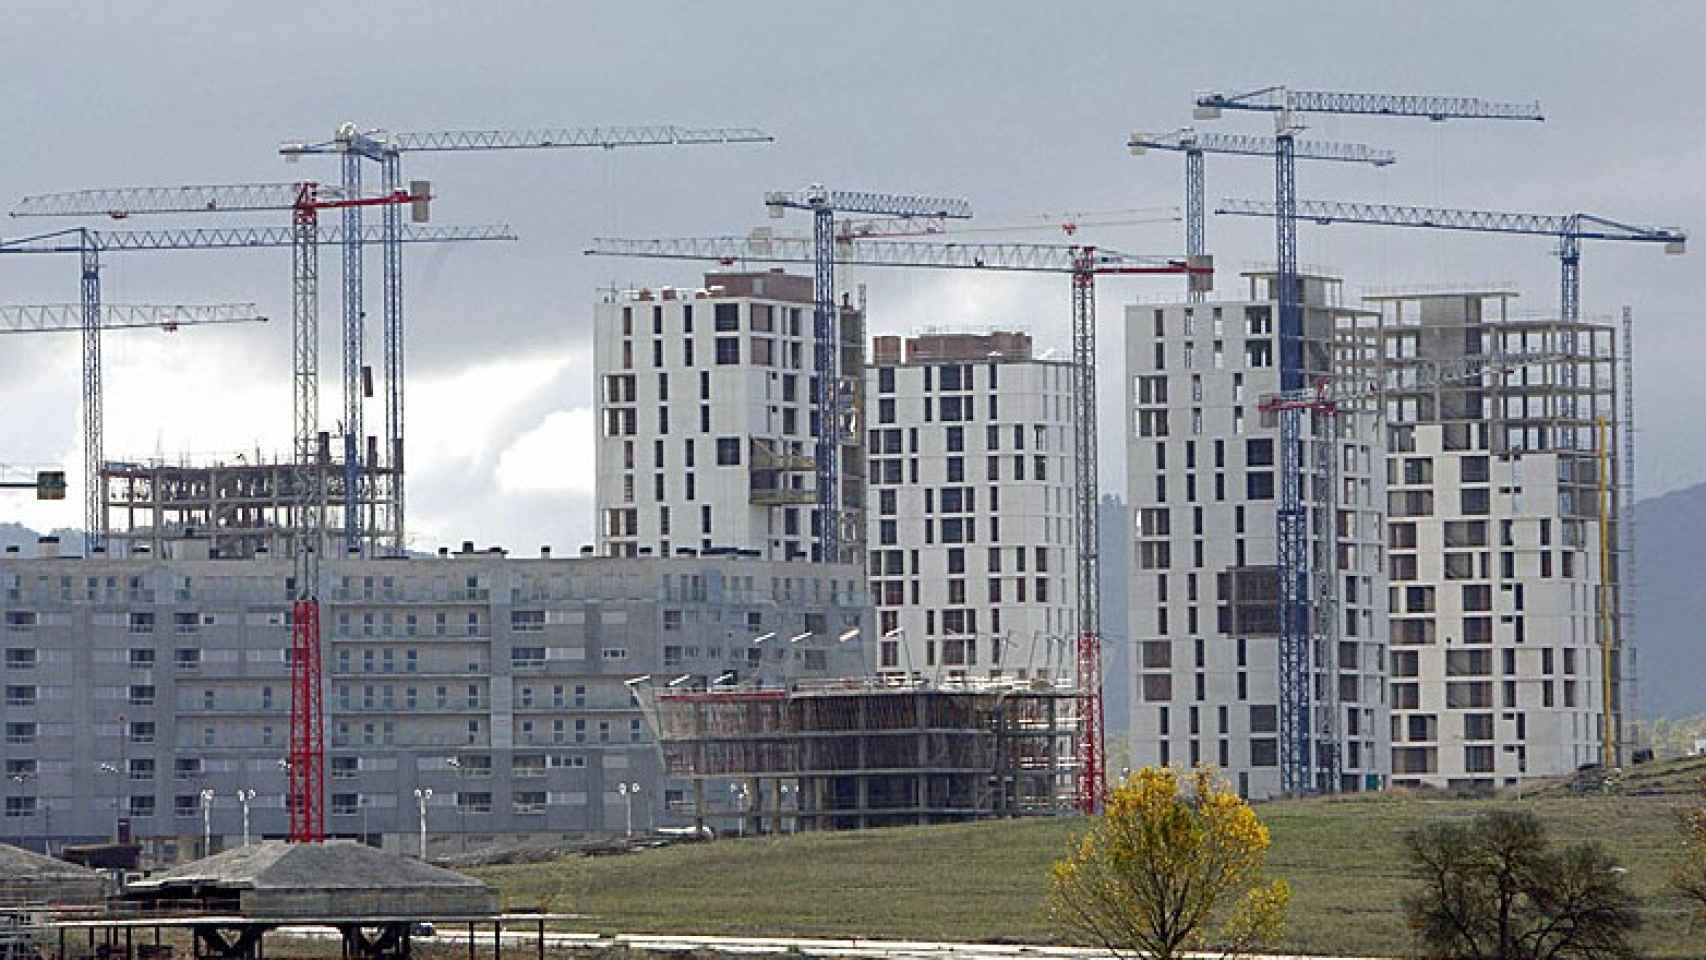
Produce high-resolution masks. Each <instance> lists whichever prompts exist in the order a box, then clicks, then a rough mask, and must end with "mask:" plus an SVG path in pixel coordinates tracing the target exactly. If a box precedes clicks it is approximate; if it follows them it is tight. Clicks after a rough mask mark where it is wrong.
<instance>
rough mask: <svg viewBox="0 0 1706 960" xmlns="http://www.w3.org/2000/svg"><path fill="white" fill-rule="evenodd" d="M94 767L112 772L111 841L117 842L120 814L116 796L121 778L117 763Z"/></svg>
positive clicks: (100, 770) (104, 771) (102, 771)
mask: <svg viewBox="0 0 1706 960" xmlns="http://www.w3.org/2000/svg"><path fill="white" fill-rule="evenodd" d="M95 769H96V770H97V771H99V772H101V773H110V774H112V777H113V842H114V843H117V842H118V824H119V816H120V813H119V803H118V796H119V787H120V785H121V780H120V777H121V775H120V773H119V768H118V764H116V763H103V764H101V765H100V766H98V767H96V768H95Z"/></svg>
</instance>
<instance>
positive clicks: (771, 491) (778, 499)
mask: <svg viewBox="0 0 1706 960" xmlns="http://www.w3.org/2000/svg"><path fill="white" fill-rule="evenodd" d="M747 502H749V503H751V504H752V505H753V506H755V507H790V506H792V507H799V506H810V505H811V504H814V503H817V493H816V492H815V491H812V490H790V489H787V488H785V487H753V488H752V492H751V494H750V495H749V496H748V497H747Z"/></svg>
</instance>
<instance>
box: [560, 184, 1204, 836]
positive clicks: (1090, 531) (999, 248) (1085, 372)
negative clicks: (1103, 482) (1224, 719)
mask: <svg viewBox="0 0 1706 960" xmlns="http://www.w3.org/2000/svg"><path fill="white" fill-rule="evenodd" d="M825 219H827V218H825ZM826 236H833V235H832V234H831V233H830V225H829V224H827V223H826V224H825V229H824V230H822V231H820V232H818V233H817V235H816V236H814V238H813V239H812V240H811V241H807V240H803V239H797V238H774V237H770V236H767V235H755V236H752V237H745V238H743V237H709V238H682V239H666V240H617V239H598V240H594V241H593V245H592V247H591V248H590V249H588V250H587V253H588V254H596V255H603V256H623V257H650V258H659V259H675V260H710V261H715V262H717V263H722V264H731V263H734V262H736V261H739V260H755V261H760V262H765V263H809V264H812V265H814V266H818V265H821V264H822V263H823V262H824V252H825V249H826V247H828V248H830V252H831V253H832V255H833V258H834V259H836V260H839V261H840V262H841V263H843V264H847V265H854V266H872V267H923V268H935V269H969V270H989V271H998V272H1000V271H1007V272H1020V273H1052V274H1066V275H1068V276H1070V277H1071V279H1072V365H1073V391H1072V412H1073V417H1074V428H1073V454H1074V456H1075V457H1076V460H1075V467H1074V475H1075V476H1074V480H1075V483H1074V498H1073V530H1074V533H1075V536H1076V538H1077V547H1078V563H1077V567H1076V570H1077V577H1078V596H1077V601H1078V643H1077V657H1078V677H1077V682H1078V690H1079V694H1080V697H1081V707H1080V712H1079V729H1078V783H1077V792H1078V801H1079V804H1080V805H1081V807H1082V809H1083V810H1085V811H1086V812H1089V813H1094V812H1095V811H1097V810H1098V809H1100V807H1101V804H1102V799H1103V795H1104V792H1105V790H1106V788H1107V784H1106V768H1105V764H1106V761H1107V753H1106V746H1105V743H1104V737H1105V729H1106V724H1105V717H1104V715H1103V709H1102V666H1101V662H1102V661H1101V632H1100V629H1101V627H1100V625H1101V603H1100V597H1099V594H1098V592H1097V582H1098V581H1097V577H1098V575H1099V572H1100V550H1099V545H1098V539H1097V529H1096V501H1097V498H1098V495H1099V489H1100V488H1099V483H1098V478H1097V473H1096V471H1097V465H1096V452H1097V451H1096V294H1095V281H1096V277H1097V276H1102V275H1117V274H1134V275H1143V274H1187V275H1191V276H1193V277H1201V278H1204V281H1205V282H1206V280H1207V278H1211V277H1212V275H1213V269H1214V267H1213V265H1212V263H1211V262H1210V261H1209V260H1208V258H1206V257H1201V258H1196V259H1194V260H1193V259H1187V258H1182V257H1157V256H1138V255H1134V254H1127V253H1121V252H1119V251H1115V250H1108V249H1105V248H1101V247H1096V246H1093V245H1088V244H1083V245H1051V244H1030V243H932V242H926V241H918V240H856V241H847V242H842V243H825V242H824V238H825V237H826ZM817 289H818V290H821V289H822V287H818V288H817ZM820 302H821V301H820ZM821 336H822V334H821V331H820V342H821ZM820 402H821V400H820ZM822 419H823V420H825V421H827V420H828V418H827V417H824V418H822ZM820 434H821V431H820ZM820 450H821V446H820ZM820 462H821V461H820ZM820 502H821V501H820ZM861 536H862V534H861Z"/></svg>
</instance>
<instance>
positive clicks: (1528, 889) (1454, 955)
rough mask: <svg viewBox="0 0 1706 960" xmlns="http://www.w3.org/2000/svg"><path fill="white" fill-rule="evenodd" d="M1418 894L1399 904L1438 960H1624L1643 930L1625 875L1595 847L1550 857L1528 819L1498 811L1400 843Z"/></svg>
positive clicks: (1541, 832)
mask: <svg viewBox="0 0 1706 960" xmlns="http://www.w3.org/2000/svg"><path fill="white" fill-rule="evenodd" d="M1405 848H1406V850H1407V851H1408V853H1409V856H1410V863H1411V868H1412V873H1413V875H1414V876H1415V878H1416V879H1418V880H1420V881H1421V882H1422V890H1421V891H1420V892H1419V893H1417V894H1416V895H1414V896H1412V897H1409V898H1407V899H1406V900H1405V901H1404V913H1405V917H1406V919H1407V920H1408V921H1409V925H1410V930H1411V932H1412V933H1413V934H1414V935H1415V937H1416V940H1417V943H1418V945H1420V946H1421V948H1422V949H1423V951H1424V954H1425V955H1426V956H1428V957H1430V958H1434V960H1623V958H1631V957H1634V956H1635V951H1634V948H1633V947H1632V946H1631V945H1630V943H1629V935H1630V934H1631V933H1633V932H1634V931H1635V930H1636V929H1638V928H1639V927H1640V923H1641V919H1640V915H1639V913H1637V911H1636V905H1637V904H1636V900H1635V897H1634V895H1633V894H1631V893H1630V892H1629V890H1628V889H1627V887H1626V886H1625V884H1624V873H1625V871H1624V870H1623V868H1622V867H1619V866H1618V865H1617V863H1616V862H1615V861H1614V860H1612V859H1611V857H1609V856H1608V855H1606V853H1605V852H1604V851H1603V850H1602V849H1600V847H1599V845H1598V844H1596V843H1582V844H1576V845H1574V846H1571V847H1568V848H1565V849H1564V850H1561V851H1556V852H1555V851H1552V850H1551V849H1549V846H1548V841H1547V838H1546V829H1545V827H1544V825H1543V824H1541V822H1540V819H1539V818H1538V817H1536V816H1534V815H1533V814H1531V813H1526V812H1513V811H1507V810H1495V811H1492V812H1490V813H1484V814H1481V815H1480V816H1478V817H1476V818H1475V819H1474V821H1472V822H1471V823H1468V824H1460V823H1436V824H1430V825H1428V826H1426V827H1422V828H1421V829H1419V830H1414V831H1412V832H1411V833H1410V834H1408V835H1407V836H1406V837H1405Z"/></svg>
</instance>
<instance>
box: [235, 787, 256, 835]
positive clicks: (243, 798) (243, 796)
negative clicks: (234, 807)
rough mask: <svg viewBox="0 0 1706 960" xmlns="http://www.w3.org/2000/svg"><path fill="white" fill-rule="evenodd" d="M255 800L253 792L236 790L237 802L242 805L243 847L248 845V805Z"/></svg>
mask: <svg viewBox="0 0 1706 960" xmlns="http://www.w3.org/2000/svg"><path fill="white" fill-rule="evenodd" d="M254 799H255V791H253V790H238V791H237V802H238V803H240V804H242V805H243V846H245V847H246V846H248V845H249V803H250V802H251V801H253V800H254Z"/></svg>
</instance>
